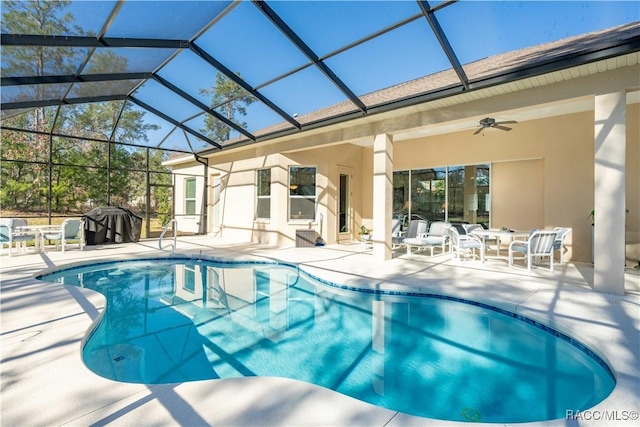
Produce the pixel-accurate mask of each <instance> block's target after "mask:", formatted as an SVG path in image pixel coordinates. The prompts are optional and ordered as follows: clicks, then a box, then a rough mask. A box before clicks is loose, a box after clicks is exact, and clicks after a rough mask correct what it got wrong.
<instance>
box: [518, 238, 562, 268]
mask: <svg viewBox="0 0 640 427" xmlns="http://www.w3.org/2000/svg"><path fill="white" fill-rule="evenodd" d="M557 235H558V232H557V231H551V230H534V231H532V232H531V234H530V235H529V240H527V241H526V242H525V241H522V240H514V241H513V242H511V244H510V245H509V267H513V259H514V255H515V254H516V253H521V254H523V255H524V259H525V262H526V265H527V271H531V267H532V266H533V263H534V261H535V259H536V258H543V257H548V258H549V271H553V242H554V241H555V240H556V236H557Z"/></svg>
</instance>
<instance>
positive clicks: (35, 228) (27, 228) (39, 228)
mask: <svg viewBox="0 0 640 427" xmlns="http://www.w3.org/2000/svg"><path fill="white" fill-rule="evenodd" d="M15 230H16V231H19V232H21V233H28V232H33V233H34V234H35V246H34V249H35V251H36V253H40V252H41V250H42V248H41V247H40V239H41V236H42V233H46V232H48V231H60V226H59V225H19V226H17V227H15Z"/></svg>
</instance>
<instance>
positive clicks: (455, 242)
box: [448, 227, 484, 263]
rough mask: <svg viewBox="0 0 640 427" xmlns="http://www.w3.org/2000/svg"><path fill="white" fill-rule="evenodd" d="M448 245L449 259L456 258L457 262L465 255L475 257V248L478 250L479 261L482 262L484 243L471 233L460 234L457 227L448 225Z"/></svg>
mask: <svg viewBox="0 0 640 427" xmlns="http://www.w3.org/2000/svg"><path fill="white" fill-rule="evenodd" d="M448 230H449V238H450V243H449V245H450V246H449V247H450V250H451V259H457V260H458V262H461V261H462V258H463V257H464V256H466V255H469V254H470V255H471V256H472V257H475V254H476V249H478V250H479V251H480V261H481V262H482V263H484V244H483V243H482V239H480V237H478V236H474V235H473V234H460V232H459V231H458V228H456V227H449V228H448Z"/></svg>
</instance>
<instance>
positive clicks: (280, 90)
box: [69, 0, 640, 146]
mask: <svg viewBox="0 0 640 427" xmlns="http://www.w3.org/2000/svg"><path fill="white" fill-rule="evenodd" d="M438 3H440V2H431V4H432V5H435V4H438ZM229 4H230V2H228V1H224V2H223V1H127V2H126V3H125V4H124V6H123V7H122V9H121V10H120V12H119V14H118V15H117V17H116V19H115V20H114V21H113V23H112V24H111V26H110V28H109V30H108V31H107V33H106V36H107V37H140V38H169V39H191V38H193V37H194V36H195V34H196V33H197V31H199V30H200V29H201V28H203V27H204V26H205V25H206V24H207V23H208V22H209V21H210V20H211V19H212V18H213V17H214V16H216V15H217V14H218V13H220V12H221V11H223V10H224V9H225V8H226V7H227V6H228V5H229ZM268 4H269V5H270V6H271V7H272V9H273V10H274V11H275V12H276V13H277V14H278V15H279V16H280V17H281V18H282V19H283V20H284V21H285V22H286V23H287V24H288V25H289V26H290V27H291V28H292V29H293V30H294V31H295V32H296V33H297V34H298V35H299V36H300V37H301V38H302V39H303V40H304V41H305V43H306V44H307V45H308V46H309V47H310V48H311V49H312V50H313V51H314V52H315V53H316V54H317V55H319V56H320V57H323V56H324V55H327V54H329V53H331V52H334V51H336V49H339V48H341V47H342V46H345V45H347V44H349V43H352V42H354V41H357V40H359V39H361V38H363V37H365V36H367V35H369V34H371V33H374V32H376V31H379V30H381V29H383V28H385V27H387V26H389V25H391V24H394V23H396V22H398V21H400V20H403V19H406V18H409V17H411V16H414V15H416V14H417V13H419V12H420V10H419V7H418V5H417V3H416V2H415V1H413V0H399V1H364V0H363V1H312V0H309V1H282V0H280V1H269V2H268ZM114 5H115V2H114V1H97V0H94V1H79V2H74V3H73V5H72V6H71V8H70V9H69V11H71V12H72V13H73V14H74V15H75V16H76V18H77V24H78V25H80V26H81V27H83V29H84V31H85V32H87V31H91V32H92V33H97V32H98V31H99V30H100V28H101V27H102V25H103V23H104V22H105V19H106V18H107V17H108V15H109V13H110V12H111V10H112V9H113V7H114ZM639 15H640V2H638V1H637V0H636V1H460V2H458V3H455V4H453V5H451V6H448V7H445V8H443V9H441V10H439V11H437V12H436V17H437V18H438V20H439V22H440V24H441V26H442V28H443V30H444V32H445V33H446V35H447V37H448V39H449V42H450V44H451V46H452V47H453V49H454V50H455V52H456V54H457V56H458V58H459V60H460V62H461V63H462V64H466V63H469V62H473V61H476V60H479V59H482V58H485V57H489V56H492V55H496V54H500V53H503V52H508V51H511V50H516V49H520V48H523V47H528V46H533V45H537V44H540V43H545V42H549V41H554V40H559V39H562V38H566V37H569V36H572V35H576V34H582V33H586V32H590V31H595V30H600V29H603V28H608V27H612V26H615V25H620V24H624V23H629V22H634V21H639V20H640V16H639ZM195 42H196V44H198V45H199V46H200V47H202V48H203V49H205V50H206V51H207V52H209V53H210V54H211V55H212V56H213V57H215V58H216V59H217V60H219V61H220V62H222V63H223V64H225V65H226V66H227V67H228V68H229V69H231V70H232V71H234V72H240V73H241V75H242V77H243V79H244V80H245V81H246V82H247V83H248V84H249V85H251V86H253V87H256V86H257V87H259V90H260V91H261V93H263V94H264V95H265V96H267V97H268V98H270V99H272V100H273V101H274V102H275V103H276V104H278V105H279V106H280V107H281V108H282V109H283V110H284V111H286V112H287V113H288V114H290V115H293V114H298V115H300V116H301V115H304V114H305V113H309V112H312V111H315V110H318V109H321V108H323V107H326V106H329V105H332V104H335V103H338V102H341V101H344V100H345V99H346V97H345V95H344V94H343V93H342V92H341V91H340V90H338V89H337V88H336V87H335V86H334V85H333V84H332V83H330V82H329V81H328V80H327V79H326V78H325V77H324V75H323V74H322V73H321V72H320V71H319V70H318V69H317V68H316V67H313V66H311V67H307V68H305V69H303V70H301V71H299V72H298V73H295V74H293V75H290V76H288V77H285V78H283V79H282V80H280V81H277V82H273V83H270V84H267V83H269V82H270V81H271V80H272V79H274V78H276V77H278V76H281V75H283V74H284V73H287V72H289V71H290V70H293V69H296V67H301V66H304V65H305V64H308V63H309V60H308V59H307V58H306V57H305V56H304V55H303V54H302V53H301V52H299V51H298V50H297V49H296V48H295V47H294V46H293V44H292V43H291V42H290V41H289V40H287V38H286V37H285V36H284V35H283V34H282V33H280V32H279V31H278V30H276V29H275V28H274V27H273V26H272V25H271V23H270V22H269V21H268V20H267V19H266V18H265V16H264V15H263V14H262V13H261V12H260V11H259V10H258V9H257V8H256V7H255V6H254V5H253V4H251V3H250V2H247V1H245V2H242V3H241V4H240V5H238V6H236V7H235V8H233V10H231V11H230V12H229V13H228V14H227V15H226V16H224V17H223V18H222V19H221V20H220V21H219V22H217V23H215V24H214V25H213V26H212V27H211V28H209V29H208V30H207V31H206V32H205V33H204V34H202V35H201V36H200V37H198V38H197V39H196V40H195ZM114 51H116V53H118V54H120V55H124V56H126V57H127V58H129V67H130V68H131V69H130V70H128V71H140V70H142V69H147V71H151V70H154V69H156V67H158V66H159V65H160V64H162V63H163V61H164V60H165V59H166V58H168V57H169V55H170V54H171V52H170V51H167V52H160V53H157V52H155V53H154V52H152V51H151V50H149V49H147V50H146V51H145V49H114ZM325 63H326V64H327V65H328V66H329V67H330V68H331V69H332V70H333V71H334V72H335V73H336V74H337V75H338V77H339V78H340V79H341V80H342V81H344V82H345V83H346V84H347V85H348V86H349V87H350V88H351V89H352V90H353V91H354V92H355V93H356V94H357V95H364V94H366V93H369V92H372V91H376V90H379V89H382V88H386V87H389V86H392V85H395V84H398V83H402V82H405V81H408V80H412V79H415V78H418V77H421V76H424V75H428V74H432V73H436V72H439V71H443V70H446V69H448V68H450V64H449V62H448V60H447V58H446V56H445V54H444V53H443V51H442V49H441V48H440V46H439V44H438V43H437V40H436V38H435V36H434V35H433V32H432V31H431V29H430V27H429V25H428V23H427V21H426V20H425V19H424V18H419V19H417V20H415V21H413V22H411V23H408V24H407V25H405V26H403V27H402V28H399V29H397V30H394V31H392V32H390V33H387V34H385V35H383V36H381V37H379V38H376V39H374V40H371V41H368V42H366V43H364V44H362V45H359V46H357V47H355V48H352V49H350V50H347V51H345V52H341V53H339V54H337V55H335V56H332V57H330V58H327V59H326V61H325ZM215 73H216V70H215V69H212V68H211V67H210V66H209V65H208V64H206V63H205V62H204V61H203V60H202V59H201V58H199V57H198V56H197V55H195V54H194V53H192V52H190V51H188V50H185V51H182V53H180V54H178V55H177V56H176V57H175V58H174V59H173V60H172V62H170V63H169V64H168V65H166V66H165V67H164V68H163V69H161V70H160V71H159V75H160V76H162V77H163V78H166V79H167V80H169V81H171V82H172V83H174V84H175V85H176V86H178V87H179V88H181V89H183V90H184V91H186V92H188V93H189V94H190V95H192V96H194V97H196V98H198V99H199V100H201V101H202V102H204V103H208V100H207V99H206V98H204V97H203V96H202V95H200V93H199V89H200V88H202V87H205V86H210V85H212V84H213V83H214V81H215ZM470 77H472V76H470ZM134 96H136V97H139V98H140V99H141V100H143V101H144V102H147V103H149V104H152V105H154V106H156V107H157V108H158V109H159V110H161V111H163V112H164V113H166V114H169V115H171V116H173V117H175V118H176V119H178V120H186V119H187V118H188V117H191V115H192V114H194V112H195V111H196V110H195V109H194V108H193V107H191V106H189V105H188V104H187V103H186V102H185V101H183V100H181V99H180V98H179V97H176V96H175V95H173V94H171V93H168V91H167V90H166V89H164V88H162V87H161V86H160V85H159V84H157V83H154V82H149V83H146V84H145V85H144V86H143V87H142V88H141V89H140V90H139V92H138V93H136V94H134ZM248 110H249V114H248V115H247V116H246V117H244V118H242V120H243V121H246V122H247V124H248V130H249V131H251V132H255V131H256V130H259V129H262V128H264V127H267V126H269V125H273V124H276V123H279V122H282V121H283V120H282V118H281V117H280V116H278V115H277V114H276V113H274V112H273V111H272V110H270V109H269V108H268V107H267V106H265V105H263V104H261V103H259V102H255V103H254V104H252V105H251V106H249V108H248ZM148 118H149V120H155V122H156V123H159V124H161V125H162V127H163V129H162V131H161V132H158V134H161V133H162V134H166V133H167V132H168V130H169V129H170V128H172V126H169V125H168V124H167V123H164V122H163V121H162V120H158V119H154V118H153V117H152V116H151V115H148ZM196 122H197V120H196ZM200 123H201V121H200ZM193 126H198V124H197V123H196V124H193ZM195 130H198V129H195ZM151 138H152V139H157V138H158V136H157V135H151ZM174 138H183V137H182V136H181V135H177V136H174ZM174 144H176V146H179V145H181V144H183V142H180V141H178V140H176V142H175V143H174Z"/></svg>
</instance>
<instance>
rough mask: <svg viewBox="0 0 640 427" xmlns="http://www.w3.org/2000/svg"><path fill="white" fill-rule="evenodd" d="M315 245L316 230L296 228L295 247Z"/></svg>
mask: <svg viewBox="0 0 640 427" xmlns="http://www.w3.org/2000/svg"><path fill="white" fill-rule="evenodd" d="M315 245H316V230H308V229H302V230H296V248H311V247H314V246H315Z"/></svg>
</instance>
